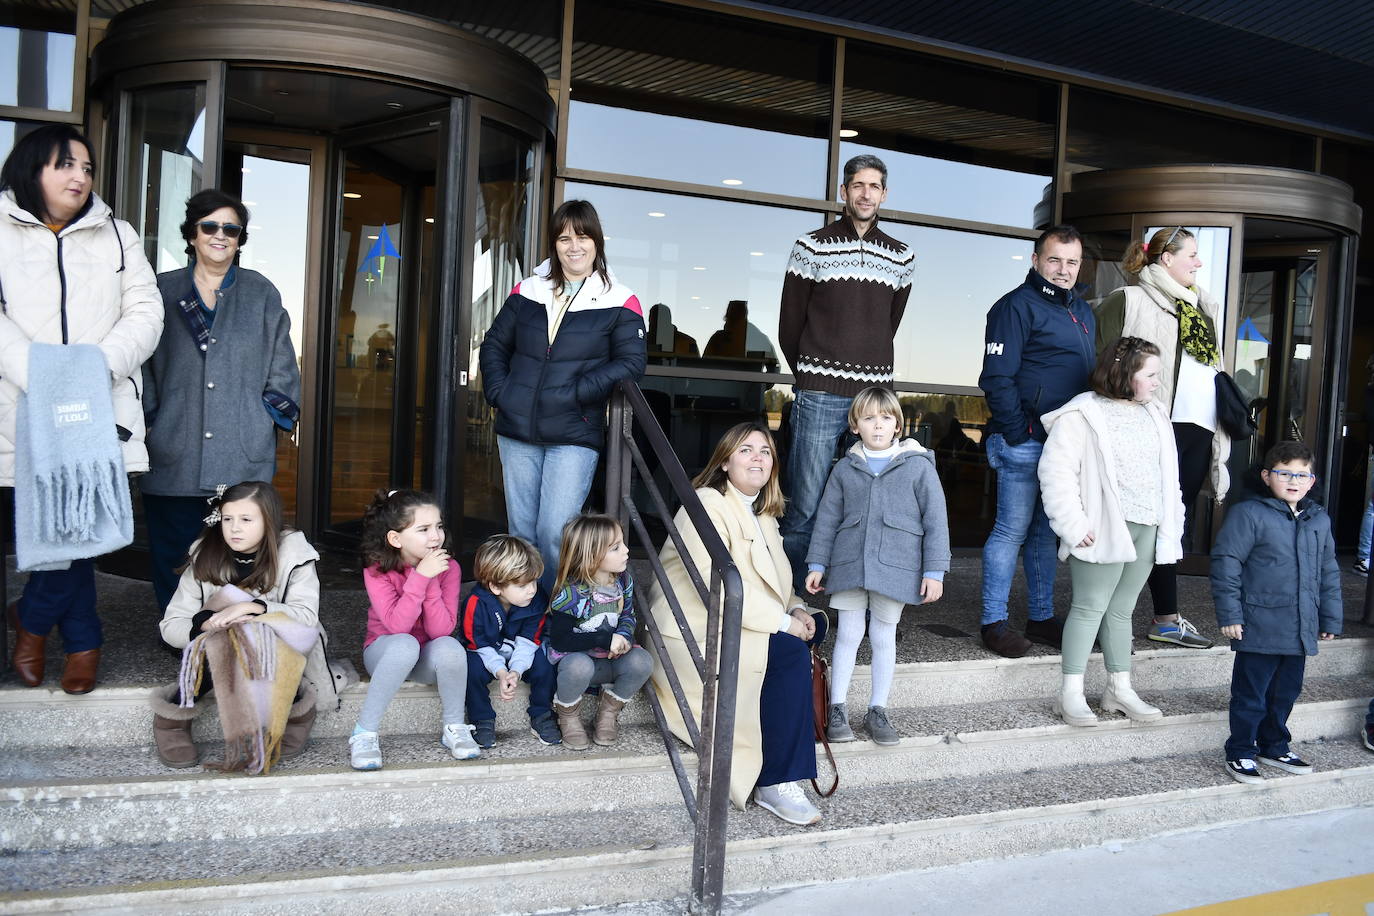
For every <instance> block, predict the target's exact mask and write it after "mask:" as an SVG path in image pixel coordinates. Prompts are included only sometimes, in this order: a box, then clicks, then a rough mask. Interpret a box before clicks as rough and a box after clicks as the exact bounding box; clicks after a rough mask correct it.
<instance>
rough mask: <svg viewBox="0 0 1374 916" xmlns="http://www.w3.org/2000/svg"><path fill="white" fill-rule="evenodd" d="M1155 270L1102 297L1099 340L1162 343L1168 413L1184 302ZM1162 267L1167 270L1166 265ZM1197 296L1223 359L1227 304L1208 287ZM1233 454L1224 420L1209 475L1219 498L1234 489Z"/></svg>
mask: <svg viewBox="0 0 1374 916" xmlns="http://www.w3.org/2000/svg"><path fill="white" fill-rule="evenodd" d="M1152 270H1153V266H1151V267H1146V268H1145V270H1143V271H1141V282H1140V283H1139V284H1137V285H1136V286H1123V287H1121V288H1120V289H1118V290H1115V291H1114V292H1112V293H1111V294H1110V295H1108V296H1107V298H1106V299H1104V300H1102V304H1101V305H1100V306H1099V307H1098V309H1097V343H1098V349H1099V350H1101V349H1102V347H1103V346H1105V345H1106V344H1108V343H1110V342H1111V341H1113V340H1115V339H1116V338H1117V337H1139V338H1142V339H1143V340H1148V341H1150V343H1152V344H1154V345H1155V346H1157V347H1159V361H1160V364H1161V365H1160V373H1159V382H1160V385H1159V390H1158V391H1157V392H1155V397H1156V398H1157V399H1158V400H1159V402H1160V403H1161V404H1163V405H1164V407H1165V410H1166V412H1167V411H1169V410H1171V409H1172V408H1173V404H1174V382H1175V381H1176V380H1177V378H1178V306H1177V305H1175V304H1174V301H1173V300H1172V299H1171V298H1170V297H1169V296H1168V294H1167V293H1165V292H1164V291H1163V290H1161V289H1159V288H1158V286H1156V285H1155V284H1154V283H1151V282H1149V279H1150V274H1149V272H1151V271H1152ZM1159 270H1160V271H1161V272H1162V271H1163V268H1159ZM1194 297H1195V298H1196V299H1197V303H1196V304H1197V307H1198V308H1199V309H1201V311H1202V313H1203V314H1204V315H1206V316H1207V318H1208V320H1210V321H1211V323H1212V330H1213V332H1214V333H1215V334H1216V338H1217V353H1218V355H1219V358H1220V356H1221V342H1222V334H1221V332H1220V330H1219V326H1220V323H1221V320H1220V319H1221V305H1220V303H1218V302H1217V301H1216V300H1215V299H1213V298H1212V297H1211V296H1209V295H1208V294H1207V293H1206V291H1204V290H1203V289H1202V287H1197V292H1196V294H1194ZM1223 365H1224V363H1223ZM1230 457H1231V437H1230V436H1228V435H1226V432H1225V431H1224V430H1223V429H1222V428H1221V424H1220V423H1218V424H1217V429H1216V432H1214V433H1213V434H1212V466H1211V468H1210V472H1209V473H1208V475H1207V476H1208V478H1209V480H1210V481H1211V484H1212V493H1213V494H1215V496H1216V500H1217V502H1221V501H1222V500H1224V499H1225V498H1226V491H1227V490H1229V489H1230V488H1231V474H1230V472H1229V471H1228V470H1227V469H1226V460H1227V459H1228V458H1230Z"/></svg>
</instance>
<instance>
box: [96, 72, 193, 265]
mask: <svg viewBox="0 0 1374 916" xmlns="http://www.w3.org/2000/svg"><path fill="white" fill-rule="evenodd" d="M127 95H128V99H127V107H126V109H125V111H126V112H127V117H128V123H127V125H126V128H125V129H124V130H122V131H121V132H120V133H121V136H122V137H123V143H124V148H123V150H122V155H121V162H122V163H123V174H122V175H121V180H120V182H119V187H120V188H121V189H122V192H121V194H120V206H119V207H117V208H116V209H117V210H118V212H119V213H120V214H121V215H122V216H124V217H125V218H126V219H128V220H129V222H131V223H132V224H133V226H134V228H135V229H137V230H138V232H139V234H140V235H141V236H142V237H143V246H144V249H145V251H146V252H147V254H148V261H149V262H150V263H151V264H152V265H153V270H155V271H157V272H158V273H161V272H162V271H165V270H175V269H177V268H179V267H184V266H185V265H186V252H185V248H186V243H185V241H184V240H183V239H182V237H181V229H180V226H181V221H182V220H183V219H184V218H185V216H186V198H188V197H190V196H191V195H192V194H195V193H196V192H197V191H199V190H200V189H201V188H203V187H205V182H206V177H207V176H206V174H205V132H206V105H205V99H206V88H205V83H187V84H182V85H171V86H154V87H150V88H146V89H135V90H132V91H130V92H128V94H127Z"/></svg>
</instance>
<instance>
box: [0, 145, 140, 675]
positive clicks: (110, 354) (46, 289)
mask: <svg viewBox="0 0 1374 916" xmlns="http://www.w3.org/2000/svg"><path fill="white" fill-rule="evenodd" d="M90 149H91V147H90V143H89V142H88V141H87V140H86V138H85V137H83V136H82V135H81V134H80V133H78V132H77V131H76V130H75V129H74V128H72V127H70V126H69V125H65V124H55V125H51V126H48V127H42V128H39V129H38V130H35V131H33V132H31V133H29V134H27V135H25V136H24V137H22V138H21V139H20V140H19V142H18V143H16V144H15V146H14V149H13V151H12V152H11V153H10V155H9V158H8V159H6V160H5V165H4V169H3V171H2V172H0V486H5V487H13V486H14V485H15V479H14V442H15V418H16V413H17V410H18V402H19V394H20V392H22V391H24V390H26V389H27V387H28V370H29V345H30V344H32V343H35V342H39V343H49V344H93V345H95V346H97V347H99V348H100V350H101V352H102V353H103V354H104V356H105V361H106V363H107V365H108V366H109V369H110V388H111V394H112V396H113V401H114V413H115V424H116V426H117V428H118V429H117V431H118V434H119V438H120V439H121V440H122V443H123V454H124V465H125V470H126V471H128V472H129V473H141V472H143V471H146V470H148V452H147V449H146V448H145V447H144V445H143V408H142V406H141V405H140V404H139V379H140V370H139V367H140V366H141V365H142V364H143V361H144V360H146V359H147V358H148V357H149V356H150V355H151V354H152V352H153V350H154V348H155V347H156V346H157V341H158V337H159V336H160V335H161V334H162V297H161V296H160V295H159V294H158V290H157V279H156V277H154V275H153V270H152V268H151V267H150V266H149V264H148V259H147V258H146V257H145V256H144V254H143V246H142V244H141V243H140V242H139V238H138V235H137V233H135V232H134V230H133V228H132V227H131V226H130V225H129V224H128V223H126V222H124V221H122V220H116V219H115V218H114V216H113V214H112V213H111V212H110V208H109V207H108V206H106V205H105V203H104V202H103V201H101V200H100V198H98V197H96V196H95V195H94V194H92V193H91V183H92V176H93V174H94V171H95V165H94V162H93V161H92V158H91V153H90ZM18 617H19V620H18V626H17V632H16V638H15V649H14V667H15V670H16V672H17V673H18V675H19V677H20V680H22V681H23V682H24V683H25V684H27V685H29V686H30V687H37V686H38V685H39V684H41V683H42V682H43V668H44V655H45V645H46V640H47V635H48V633H49V632H50V631H51V630H52V628H53V627H54V626H57V627H59V628H60V629H61V631H62V639H63V644H64V648H65V649H66V652H67V663H66V667H65V668H64V670H63V674H62V688H63V689H64V690H66V691H67V692H68V693H86V692H88V691H90V690H91V689H93V688H94V687H95V672H96V666H97V664H98V663H99V660H100V644H101V641H102V634H101V628H100V618H99V616H98V615H97V614H96V609H95V564H94V561H93V560H76V561H74V562H72V564H71V566H70V567H69V568H68V569H62V570H48V571H42V572H34V573H32V574H30V576H29V580H28V582H27V583H26V584H25V586H24V594H23V597H22V598H20V600H19V608H18Z"/></svg>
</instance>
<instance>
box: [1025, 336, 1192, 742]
mask: <svg viewBox="0 0 1374 916" xmlns="http://www.w3.org/2000/svg"><path fill="white" fill-rule="evenodd" d="M1159 373H1160V359H1159V348H1158V347H1156V346H1155V345H1154V344H1152V343H1150V342H1149V341H1146V340H1142V339H1140V338H1138V337H1122V338H1120V339H1118V340H1117V341H1116V342H1115V343H1113V344H1110V345H1108V346H1107V347H1106V348H1104V349H1103V350H1102V353H1101V354H1100V355H1099V357H1098V360H1097V367H1096V368H1095V369H1094V370H1093V374H1092V389H1093V390H1092V391H1087V392H1084V393H1083V394H1080V395H1078V396H1077V397H1075V398H1074V399H1073V400H1071V401H1069V402H1068V403H1067V404H1065V405H1064V406H1063V407H1061V408H1059V409H1058V410H1056V411H1053V412H1051V413H1048V414H1045V416H1044V417H1042V418H1041V419H1042V420H1043V422H1044V424H1045V429H1046V430H1048V432H1049V438H1048V439H1047V441H1046V442H1045V450H1044V452H1043V453H1042V454H1041V457H1040V492H1041V496H1042V497H1043V500H1044V505H1045V514H1046V515H1048V516H1049V520H1050V527H1051V528H1053V529H1054V533H1055V534H1057V535H1058V536H1059V556H1060V559H1066V560H1067V561H1068V564H1069V573H1070V575H1071V578H1072V581H1073V605H1072V607H1071V609H1070V611H1069V618H1068V620H1067V622H1065V624H1064V642H1063V648H1062V650H1061V651H1062V655H1061V658H1062V662H1061V664H1062V672H1063V681H1062V683H1061V686H1060V690H1059V700H1058V702H1056V703H1055V710H1054V711H1055V713H1056V714H1058V715H1060V716H1062V717H1063V719H1064V721H1065V722H1067V723H1068V724H1070V725H1096V724H1097V717H1096V716H1095V715H1093V711H1092V710H1091V709H1090V708H1089V707H1088V704H1087V702H1086V701H1085V700H1084V697H1083V671H1084V668H1085V667H1086V666H1087V661H1088V653H1089V652H1090V651H1091V650H1092V645H1093V640H1094V639H1099V640H1100V642H1101V644H1102V655H1103V660H1104V661H1105V663H1106V666H1107V689H1106V690H1105V691H1104V692H1103V694H1102V709H1103V711H1104V712H1111V711H1119V712H1123V713H1125V714H1126V715H1127V716H1129V717H1130V718H1132V719H1135V720H1137V721H1141V722H1147V721H1151V720H1154V719H1158V718H1160V717H1161V716H1162V715H1163V714H1162V713H1161V712H1160V711H1159V710H1158V709H1157V708H1155V707H1153V706H1150V705H1149V704H1147V703H1145V702H1144V701H1143V700H1141V699H1140V697H1138V696H1136V693H1135V691H1134V690H1132V689H1131V613H1132V611H1134V610H1135V604H1136V599H1137V598H1138V597H1139V595H1140V590H1141V588H1142V587H1143V586H1144V585H1145V580H1146V578H1148V576H1149V575H1150V570H1151V568H1152V567H1153V566H1154V564H1156V563H1177V562H1178V561H1179V560H1180V559H1181V558H1182V556H1183V549H1182V537H1183V497H1182V495H1181V493H1180V491H1179V484H1178V456H1177V453H1176V451H1175V445H1174V436H1173V431H1172V429H1171V428H1170V425H1169V418H1168V416H1167V415H1166V414H1165V412H1164V408H1163V407H1162V406H1161V405H1160V403H1159V402H1158V401H1156V400H1155V399H1154V394H1155V392H1156V391H1157V390H1158V388H1159V385H1160V381H1159Z"/></svg>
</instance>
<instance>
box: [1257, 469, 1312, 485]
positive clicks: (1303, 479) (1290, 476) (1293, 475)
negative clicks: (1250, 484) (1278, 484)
mask: <svg viewBox="0 0 1374 916" xmlns="http://www.w3.org/2000/svg"><path fill="white" fill-rule="evenodd" d="M1269 473H1270V474H1273V475H1274V476H1275V477H1277V478H1278V479H1279V480H1281V481H1283V482H1284V483H1288V482H1289V481H1290V480H1291V481H1293V482H1294V483H1308V482H1310V481H1313V480H1316V479H1317V475H1316V474H1309V473H1307V472H1306V471H1282V470H1279V469H1278V468H1269Z"/></svg>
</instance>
